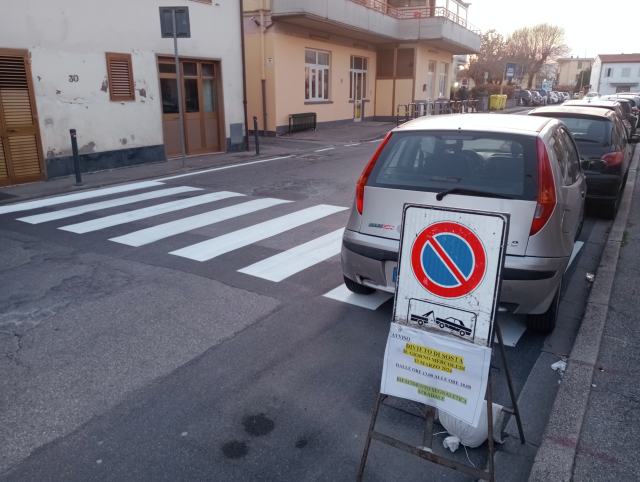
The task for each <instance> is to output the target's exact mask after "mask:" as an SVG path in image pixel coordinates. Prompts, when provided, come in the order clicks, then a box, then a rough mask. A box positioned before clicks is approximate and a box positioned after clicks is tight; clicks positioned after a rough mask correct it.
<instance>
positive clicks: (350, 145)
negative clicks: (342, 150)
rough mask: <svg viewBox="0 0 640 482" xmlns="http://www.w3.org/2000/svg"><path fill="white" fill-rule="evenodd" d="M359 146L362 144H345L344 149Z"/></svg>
mask: <svg viewBox="0 0 640 482" xmlns="http://www.w3.org/2000/svg"><path fill="white" fill-rule="evenodd" d="M359 145H360V142H354V143H353V144H345V145H344V146H343V147H354V146H359Z"/></svg>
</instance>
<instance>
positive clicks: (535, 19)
mask: <svg viewBox="0 0 640 482" xmlns="http://www.w3.org/2000/svg"><path fill="white" fill-rule="evenodd" d="M469 1H470V2H471V6H470V7H469V22H470V23H472V24H474V25H475V26H476V27H478V28H479V29H480V30H482V31H483V32H485V31H487V30H490V29H495V30H497V31H498V32H500V33H501V34H503V35H506V34H509V33H511V32H512V31H514V30H516V29H518V28H521V27H527V26H532V25H536V24H538V23H545V22H546V23H550V24H553V25H558V26H559V27H562V28H564V31H565V43H566V44H567V45H568V46H569V49H570V53H569V55H573V56H580V57H584V56H587V57H595V56H596V55H598V54H620V53H625V54H627V53H640V2H638V0H606V1H604V2H602V1H600V2H595V1H593V0H583V1H577V0H536V1H533V2H531V1H524V0H512V1H507V0H469Z"/></svg>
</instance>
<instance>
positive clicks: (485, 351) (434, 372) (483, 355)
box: [380, 323, 491, 427]
mask: <svg viewBox="0 0 640 482" xmlns="http://www.w3.org/2000/svg"><path fill="white" fill-rule="evenodd" d="M490 364H491V349H490V348H489V347H485V346H479V345H474V344H471V343H468V342H464V341H457V340H455V339H453V338H451V337H447V336H441V335H436V334H434V333H430V332H427V331H424V330H420V329H417V328H411V327H408V326H403V325H400V324H398V323H391V329H390V331H389V338H388V339H387V348H386V350H385V353H384V367H383V369H382V384H381V387H380V391H381V392H382V393H386V394H387V395H392V396H394V397H400V398H405V399H408V400H413V401H415V402H420V403H424V404H426V405H429V406H432V407H436V408H437V409H438V410H442V411H443V412H447V413H448V414H450V415H451V416H453V417H455V418H457V419H459V420H462V421H464V422H466V423H468V424H471V425H473V426H474V427H476V426H477V425H478V421H479V419H480V414H481V412H482V404H483V403H484V399H485V393H486V389H487V377H488V374H489V367H490Z"/></svg>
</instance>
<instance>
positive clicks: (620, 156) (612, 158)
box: [601, 151, 624, 167]
mask: <svg viewBox="0 0 640 482" xmlns="http://www.w3.org/2000/svg"><path fill="white" fill-rule="evenodd" d="M601 159H602V160H603V161H604V163H605V164H606V165H607V167H618V166H619V165H620V164H622V161H623V160H624V153H623V152H622V151H614V152H609V153H608V154H605V155H604V156H602V158H601Z"/></svg>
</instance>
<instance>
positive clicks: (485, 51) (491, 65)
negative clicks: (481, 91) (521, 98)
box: [467, 30, 506, 85]
mask: <svg viewBox="0 0 640 482" xmlns="http://www.w3.org/2000/svg"><path fill="white" fill-rule="evenodd" d="M505 54H506V45H505V40H504V37H503V36H502V35H501V34H499V33H498V32H496V31H495V30H488V31H487V32H485V33H483V34H482V37H481V40H480V52H479V53H478V54H477V55H474V56H473V57H472V58H471V61H470V63H469V69H468V72H467V74H468V75H469V77H471V78H472V79H473V81H474V82H475V83H476V84H477V85H480V84H484V83H486V82H489V83H499V82H502V76H503V75H504V67H505ZM485 74H486V76H487V78H486V80H485Z"/></svg>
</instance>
